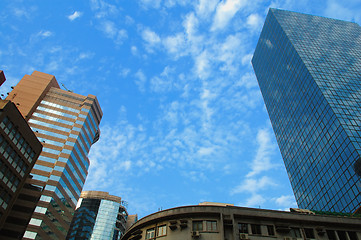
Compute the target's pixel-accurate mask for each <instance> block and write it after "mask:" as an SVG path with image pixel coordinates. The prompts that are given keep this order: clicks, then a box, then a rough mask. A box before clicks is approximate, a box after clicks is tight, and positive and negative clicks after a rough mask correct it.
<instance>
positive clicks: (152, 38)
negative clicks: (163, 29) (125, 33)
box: [141, 28, 161, 52]
mask: <svg viewBox="0 0 361 240" xmlns="http://www.w3.org/2000/svg"><path fill="white" fill-rule="evenodd" d="M141 35H142V38H143V40H144V41H145V43H146V47H147V49H148V51H150V52H152V51H153V47H155V46H156V45H158V44H159V43H160V42H161V39H160V37H159V36H158V34H157V33H155V32H153V31H152V30H150V29H149V28H146V29H144V30H143V31H142V33H141Z"/></svg>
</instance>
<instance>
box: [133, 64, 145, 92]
mask: <svg viewBox="0 0 361 240" xmlns="http://www.w3.org/2000/svg"><path fill="white" fill-rule="evenodd" d="M135 77H136V79H135V84H137V86H138V89H139V91H141V92H145V84H146V82H147V77H146V76H145V74H144V73H143V71H142V70H141V69H139V70H138V71H137V72H136V73H135Z"/></svg>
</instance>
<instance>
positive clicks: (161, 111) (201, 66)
mask: <svg viewBox="0 0 361 240" xmlns="http://www.w3.org/2000/svg"><path fill="white" fill-rule="evenodd" d="M315 2H316V3H315ZM0 6H1V7H0V36H1V37H0V69H2V70H4V72H5V75H6V77H7V82H6V83H5V85H4V86H3V87H2V89H1V93H6V92H8V91H10V86H12V85H16V83H17V82H18V81H19V80H20V79H21V78H22V77H23V76H24V75H25V74H31V73H32V71H33V70H38V71H42V72H46V73H49V74H53V75H55V76H56V78H57V80H58V82H60V83H63V84H64V85H65V86H66V87H67V88H68V89H71V90H73V91H74V92H76V93H79V94H83V95H87V94H94V95H96V96H97V97H98V100H99V102H100V105H101V107H102V110H103V113H104V115H103V119H102V122H101V125H100V129H101V137H100V140H99V142H98V143H96V144H95V145H94V146H93V147H92V149H91V153H90V155H89V158H90V160H91V167H90V171H89V175H88V178H87V181H86V184H85V187H84V190H100V191H108V192H110V194H113V195H117V196H120V197H122V198H123V200H125V201H127V202H128V203H129V208H128V210H129V212H130V213H132V214H133V213H137V214H138V215H139V216H140V217H143V216H145V215H147V214H150V213H152V212H155V211H158V209H160V208H162V209H166V208H170V207H176V206H181V205H191V204H198V203H199V202H203V201H213V202H224V203H233V204H235V205H238V206H248V207H256V208H258V207H261V208H266V209H282V210H283V209H287V208H289V207H296V203H295V200H294V197H293V193H292V189H291V186H290V183H289V180H288V177H287V173H286V171H285V169H284V165H283V161H282V158H281V155H280V152H279V149H278V146H277V143H276V140H275V137H274V133H273V130H272V127H271V124H270V121H269V118H268V114H267V111H266V109H265V106H264V103H263V99H262V96H261V92H260V90H259V88H258V84H257V80H256V78H255V75H254V73H253V69H252V66H251V64H250V60H251V57H252V54H253V52H254V48H255V46H256V44H257V40H258V37H259V34H260V31H261V29H262V25H263V22H264V19H265V16H266V14H267V11H268V8H269V7H275V8H281V9H286V10H292V11H297V12H303V13H310V14H315V15H320V16H327V17H332V18H338V19H343V20H349V21H354V22H357V23H358V24H361V3H360V1H359V0H347V1H342V2H341V1H336V0H323V1H312V0H299V1H291V0H275V1H261V0H252V1H250V0H223V1H219V0H107V1H106V0H88V1H86V0H84V1H45V0H37V1H34V0H27V1H20V0H2V1H1V3H0Z"/></svg>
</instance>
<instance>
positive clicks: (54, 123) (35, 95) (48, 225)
mask: <svg viewBox="0 0 361 240" xmlns="http://www.w3.org/2000/svg"><path fill="white" fill-rule="evenodd" d="M6 99H7V100H10V101H12V102H14V103H15V104H16V105H17V106H18V109H19V111H20V112H21V114H22V115H23V116H24V118H25V119H26V120H27V122H28V124H29V126H30V127H31V128H32V130H33V131H34V132H35V134H36V136H37V137H38V139H39V140H40V141H41V143H42V145H43V149H42V152H41V154H40V156H39V158H38V159H37V161H36V162H35V165H34V167H33V169H32V171H31V176H32V178H31V179H29V181H28V183H29V184H31V185H32V186H34V189H30V190H29V191H28V193H27V195H28V197H29V199H32V200H33V201H34V202H35V203H36V208H35V210H34V212H33V213H32V217H31V219H30V222H29V224H28V226H27V229H26V232H25V234H24V238H25V239H65V237H66V234H67V231H68V229H69V226H70V223H71V220H72V217H73V213H74V210H75V206H76V204H77V201H78V199H79V197H80V193H81V191H82V188H83V185H84V182H85V179H86V176H87V174H88V168H89V159H88V157H87V155H88V152H89V150H90V147H91V145H92V144H93V143H95V142H96V141H97V140H98V139H99V123H100V120H101V118H102V111H101V109H100V106H99V103H98V100H97V98H96V97H95V96H94V95H88V96H83V95H80V94H76V93H73V92H71V91H65V90H62V89H60V87H59V84H58V82H57V80H56V79H55V77H54V76H52V75H49V74H46V73H41V72H37V71H34V72H33V73H32V74H31V75H25V76H24V77H23V78H22V79H21V81H20V82H19V83H18V84H17V85H16V86H15V87H14V89H13V91H11V92H10V94H9V95H8V97H7V98H6ZM39 189H40V192H41V196H40V199H38V200H37V199H36V198H35V196H37V194H38V192H39Z"/></svg>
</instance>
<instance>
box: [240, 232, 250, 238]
mask: <svg viewBox="0 0 361 240" xmlns="http://www.w3.org/2000/svg"><path fill="white" fill-rule="evenodd" d="M239 239H248V234H247V233H240V234H239Z"/></svg>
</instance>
